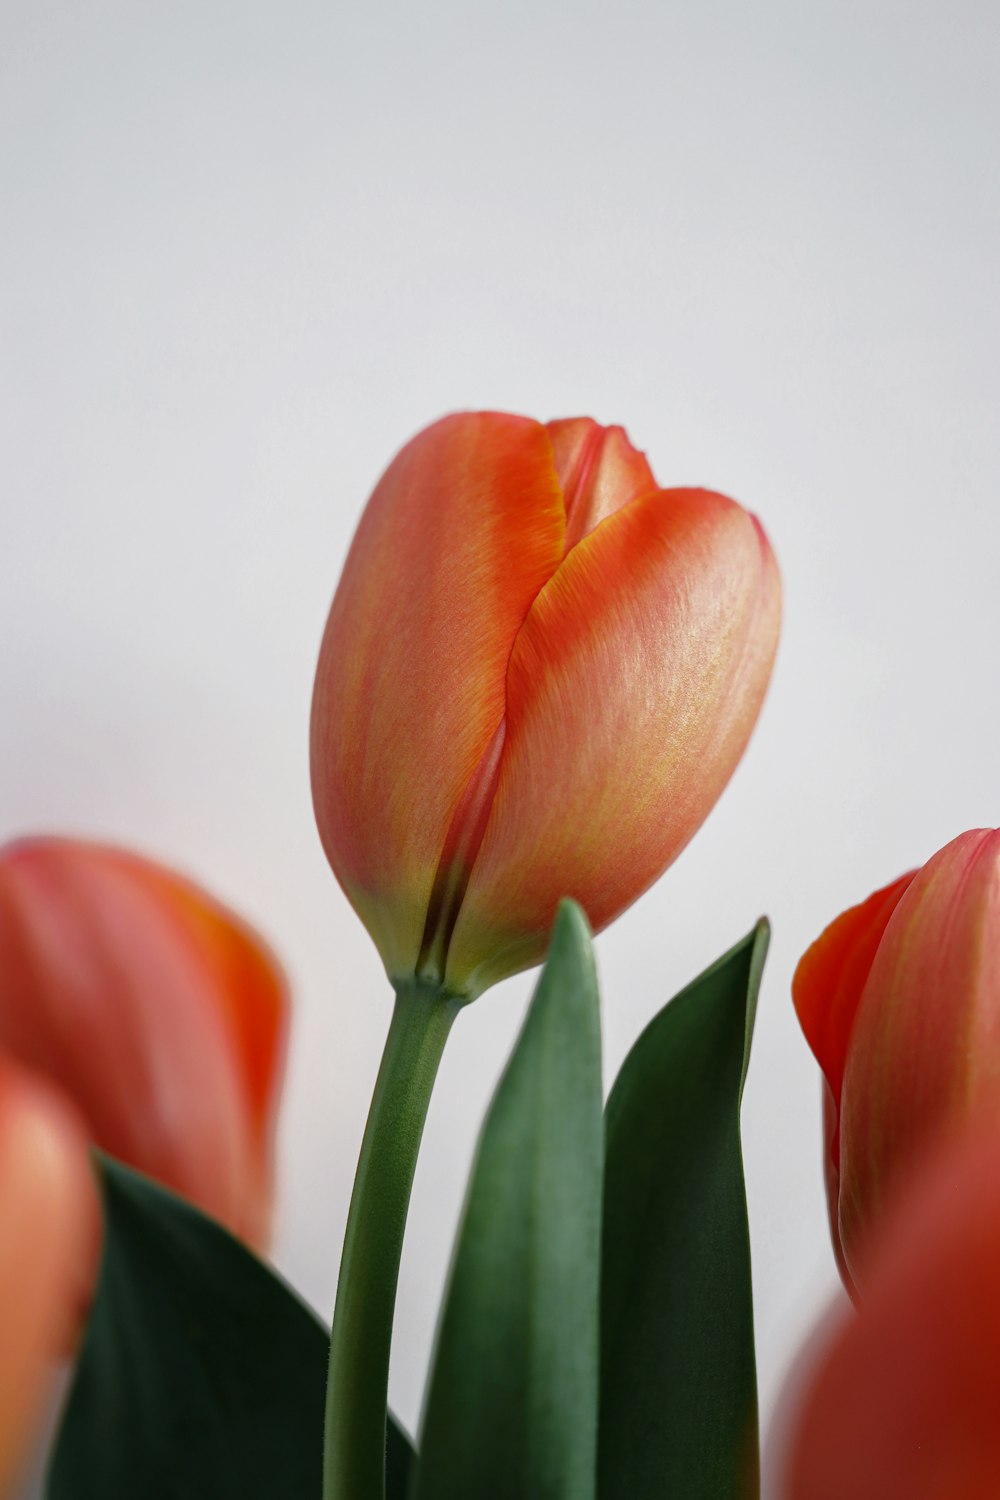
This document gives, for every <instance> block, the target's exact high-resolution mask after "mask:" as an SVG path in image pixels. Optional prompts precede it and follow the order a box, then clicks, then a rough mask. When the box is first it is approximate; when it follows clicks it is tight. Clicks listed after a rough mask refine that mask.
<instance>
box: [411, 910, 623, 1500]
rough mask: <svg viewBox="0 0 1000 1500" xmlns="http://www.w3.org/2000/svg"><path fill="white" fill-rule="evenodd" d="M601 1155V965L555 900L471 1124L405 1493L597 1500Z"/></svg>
mask: <svg viewBox="0 0 1000 1500" xmlns="http://www.w3.org/2000/svg"><path fill="white" fill-rule="evenodd" d="M602 1156H603V1128H602V1117H601V1041H600V1014H599V999H598V991H597V976H596V972H595V968H594V959H593V950H592V946H591V941H590V931H589V928H588V926H587V922H586V918H585V917H584V915H583V913H582V911H581V910H580V908H579V907H578V906H576V905H575V904H573V903H572V902H564V903H563V904H562V906H561V907H560V910H559V915H558V917H557V919H556V924H555V928H554V930H553V935H552V943H551V946H550V949H549V956H548V961H547V962H546V965H545V969H544V972H543V974H542V977H541V979H540V981H539V984H538V987H537V989H536V991H535V995H534V998H533V1000H532V1003H531V1007H530V1009H529V1011H528V1016H527V1020H526V1021H525V1024H524V1029H523V1030H522V1032H521V1036H520V1038H519V1040H518V1042H517V1045H516V1047H515V1049H514V1052H513V1055H512V1057H511V1059H510V1062H509V1063H508V1065H507V1069H506V1071H505V1073H504V1075H503V1078H502V1079H501V1081H500V1084H499V1087H498V1089H497V1092H496V1095H495V1097H494V1099H493V1103H492V1105H491V1107H490V1110H489V1114H488V1115H487V1118H486V1122H485V1125H484V1127H483V1131H482V1134H481V1136H480V1140H479V1146H478V1150H477V1154H476V1160H475V1165H474V1167H473V1172H472V1178H471V1182H470V1186H469V1191H468V1196H467V1199H466V1205H465V1213H464V1217H463V1221H462V1226H461V1229H460V1231H459V1236H458V1242H457V1246H456V1251H455V1257H454V1261H453V1264H452V1271H451V1279H450V1283H449V1288H448V1293H447V1298H446V1301H445V1306H444V1311H443V1314H442V1319H441V1324H440V1328H439V1332H438V1340H437V1350H436V1356H435V1360H434V1365H433V1373H432V1377H431V1382H430V1388H429V1394H428V1402H427V1410H426V1417H425V1421H424V1426H423V1432H422V1436H421V1457H420V1461H419V1463H418V1466H417V1469H416V1474H415V1480H414V1485H413V1488H412V1491H411V1494H412V1496H413V1497H414V1500H528V1497H530V1500H588V1497H589V1500H593V1496H594V1486H595V1459H596V1452H595V1450H596V1421H597V1392H598V1347H597V1338H598V1297H599V1291H600V1266H599V1257H600V1206H601V1176H602Z"/></svg>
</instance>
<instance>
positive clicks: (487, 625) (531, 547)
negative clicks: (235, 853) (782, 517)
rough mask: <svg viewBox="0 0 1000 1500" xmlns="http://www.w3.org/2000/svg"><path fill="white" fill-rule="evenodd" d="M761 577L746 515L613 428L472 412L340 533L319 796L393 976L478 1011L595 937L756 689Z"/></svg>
mask: <svg viewBox="0 0 1000 1500" xmlns="http://www.w3.org/2000/svg"><path fill="white" fill-rule="evenodd" d="M779 594H780V587H779V581H778V573H777V567H776V564H775V561H774V557H773V555H772V552H771V549H770V546H769V545H768V542H767V539H766V538H765V536H764V534H763V532H762V530H761V528H760V526H759V524H758V523H757V521H756V520H755V519H754V518H753V517H752V516H750V515H748V514H747V512H746V511H744V510H742V509H741V508H740V507H739V506H738V505H736V504H735V503H734V502H733V501H731V500H727V499H725V498H724V497H723V496H722V495H717V494H713V493H712V492H710V491H707V490H689V489H675V490H661V489H659V488H658V486H657V484H656V481H655V479H654V478H653V475H652V472H651V471H650V468H649V465H648V464H647V462H646V460H645V458H644V457H643V455H642V454H641V453H639V452H637V451H636V449H634V448H633V447H632V446H631V444H630V443H629V441H628V439H627V437H626V436H625V433H624V432H623V430H622V429H621V428H619V427H609V428H603V427H599V426H598V425H597V424H596V423H594V422H591V421H589V420H587V419H584V418H580V419H577V420H570V421H560V422H552V423H549V424H548V426H543V425H542V424H541V423H539V422H534V421H531V420H530V419H528V418H525V417H514V416H505V415H501V414H499V413H492V412H486V413H467V414H461V415H457V416H451V417H446V418H444V419H443V420H442V421H440V422H437V423H435V424H434V425H433V426H431V427H429V428H426V429H425V430H424V431H423V432H421V433H419V434H418V435H417V437H415V438H414V439H413V440H412V441H411V442H410V443H409V444H408V445H407V446H406V447H405V448H404V449H403V450H402V452H401V453H400V454H398V455H397V457H396V458H395V459H394V460H393V462H392V463H391V464H390V466H389V468H388V469H387V470H386V472H385V474H384V475H383V477H382V479H381V480H380V481H379V483H378V485H377V486H376V489H375V492H374V494H373V495H372V497H371V499H370V501H369V502H368V506H367V508H366V510H365V513H364V515H363V516H362V519H361V523H360V525H359V527H358V531H357V535H356V536H355V539H354V542H353V545H352V547H351V550H350V554H349V556H348V559H347V563H346V565H345V568H344V573H343V576H342V578H341V582H340V586H339V588H338V590H337V593H336V596H335V598H334V601H333V606H332V608H331V611H330V616H329V619H328V621H327V626H326V632H325V634H324V637H323V644H322V647H321V650H320V658H319V666H318V670H317V676H316V688H315V695H314V699H313V713H312V731H311V760H312V785H313V799H314V803H315V807H316V817H317V822H318V825H319V830H320V835H321V837H322V840H323V846H324V848H325V850H326V853H327V857H328V858H329V860H330V863H331V865H332V867H333V870H334V873H335V874H336V876H337V878H338V879H339V881H340V883H341V885H342V886H343V888H344V890H345V892H346V893H347V896H348V897H349V899H350V901H351V902H352V904H353V905H354V907H355V910H356V911H357V912H358V914H359V916H360V917H361V918H362V920H363V921H364V922H365V924H366V926H367V927H368V930H369V932H370V933H371V935H372V937H373V939H374V941H375V943H376V945H377V947H378V949H379V951H380V953H381V955H382V959H383V961H384V963H385V966H386V970H387V972H388V974H389V977H390V979H392V980H393V981H394V982H396V983H397V984H398V983H400V982H405V981H406V980H407V979H410V978H412V976H413V975H414V974H416V975H418V976H422V977H425V978H427V979H430V980H432V981H433V982H435V983H437V984H443V985H444V986H445V987H446V988H447V989H448V990H450V991H451V993H452V994H453V995H456V996H459V997H461V998H472V997H473V996H475V995H477V994H479V993H481V992H482V991H483V990H484V989H485V988H487V986H488V985H490V984H493V983H495V982H496V981H497V980H498V979H501V978H503V977H504V976H505V975H508V974H512V973H515V972H516V971H517V970H519V969H522V968H525V967H527V966H529V965H531V964H533V963H536V962H538V961H539V959H540V958H541V957H542V955H543V953H544V949H545V945H546V942H547V936H548V933H549V931H550V929H551V926H552V922H553V919H554V917H555V912H556V908H557V905H558V902H559V900H560V899H561V898H562V897H564V896H572V897H574V898H575V899H576V900H577V901H578V902H579V903H580V904H581V905H582V906H583V908H584V909H585V911H586V912H587V914H588V916H589V918H590V921H591V924H592V926H593V927H594V929H595V930H599V929H600V928H602V927H604V926H606V925H607V923H608V922H610V921H611V920H612V918H613V917H615V916H617V915H618V913H619V912H621V911H622V910H623V909H624V908H625V907H626V906H628V905H629V904H630V903H631V902H632V901H633V900H635V898H636V897H637V896H639V895H640V894H641V893H642V892H643V891H644V890H645V889H646V888H647V886H649V885H650V884H651V883H652V881H653V880H655V879H656V877H657V876H658V875H659V874H660V873H661V872H662V871H663V870H664V869H665V868H666V866H667V865H669V864H670V863H671V861H672V860H673V859H675V858H676V856H677V855H678V854H679V853H680V851H681V849H683V847H684V845H685V844H686V843H687V842H688V840H689V839H690V838H691V837H692V835H693V834H694V832H695V831H696V829H697V828H698V827H699V826H700V824H701V823H702V822H703V820H704V819H705V817H706V816H707V814H708V812H709V811H710V809H711V808H712V806H713V804H714V803H715V801H716V799H717V798H718V796H719V795H720V793H721V791H722V789H723V787H724V786H725V784H726V782H727V781H728V779H729V777H730V775H731V774H732V772H733V770H734V768H735V766H736V763H737V762H738V760H739V758H740V756H741V754H742V752H743V749H744V747H745V745H746V742H747V740H748V738H749V736H750V732H751V730H752V728H753V725H754V722H755V720H756V718H757V714H758V711H759V709H760V705H761V702H762V699H763V696H764V691H765V688H766V686H767V682H768V678H769V676H770V671H771V665H772V661H773V658H774V652H775V648H776V644H777V636H778V626H779V613H780V603H779Z"/></svg>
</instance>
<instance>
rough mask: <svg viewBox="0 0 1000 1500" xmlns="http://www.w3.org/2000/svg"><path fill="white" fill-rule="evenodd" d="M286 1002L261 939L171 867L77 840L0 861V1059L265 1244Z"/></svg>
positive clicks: (45, 843)
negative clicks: (35, 1077) (3, 1052)
mask: <svg viewBox="0 0 1000 1500" xmlns="http://www.w3.org/2000/svg"><path fill="white" fill-rule="evenodd" d="M286 1012H287V996H286V988H285V982H284V978H283V976H282V974H281V971H280V969H279V968H278V965H277V963H276V961H275V959H274V958H273V957H272V955H271V954H270V953H269V952H268V950H267V949H266V948H265V947H264V945H263V944H262V943H261V941H260V939H259V938H257V937H256V935H255V934H254V933H252V932H251V931H250V929H249V928H248V927H247V926H246V925H245V924H244V923H243V922H241V921H240V920H239V918H237V917H236V916H235V915H234V914H233V913H232V912H230V911H227V910H226V909H225V908H224V907H223V906H221V905H220V904H219V903H218V902H217V901H215V900H214V899H213V898H212V897H210V896H209V895H207V894H206V893H205V892H204V891H201V890H199V889H198V888H197V887H196V886H194V885H192V884H190V883H189V882H188V881H186V880H183V879H182V878H181V877H180V876H178V875H176V874H174V873H173V872H172V871H170V870H167V869H165V868H163V867H162V866H159V865H156V864H153V863H151V862H150V861H148V860H144V859H140V858H138V857H137V856H135V855H133V854H128V853H125V852H124V851H121V850H115V849H109V848H104V847H101V846H99V845H96V844H89V843H83V842H79V841H74V840H70V839H25V840H21V841H18V842H16V843H13V844H10V845H8V846H7V847H6V848H5V849H3V850H0V1047H4V1048H6V1049H7V1051H8V1052H9V1053H11V1054H13V1055H14V1056H16V1057H17V1058H18V1059H20V1060H21V1061H22V1062H24V1063H25V1064H27V1065H28V1066H29V1067H31V1068H32V1069H34V1070H36V1071H37V1072H38V1073H40V1074H43V1075H45V1076H46V1077H48V1078H49V1079H51V1080H52V1082H53V1083H55V1084H57V1085H58V1086H59V1087H60V1088H61V1089H62V1090H63V1091H64V1092H65V1093H66V1094H67V1095H68V1096H69V1098H70V1099H71V1100H72V1101H73V1103H74V1105H75V1106H76V1108H77V1109H78V1111H79V1112H80V1115H81V1116H82V1118H83V1120H84V1122H85V1124H86V1126H87V1129H88V1130H89V1132H90V1135H91V1138H92V1140H94V1141H95V1142H96V1144H97V1145H98V1146H100V1147H101V1148H102V1149H103V1150H105V1151H107V1152H108V1153H109V1154H110V1155H112V1156H116V1157H119V1158H121V1160H123V1161H125V1162H127V1163H128V1164H129V1165H131V1166H133V1167H136V1168H138V1169H139V1170H140V1171H143V1172H145V1173H147V1174H148V1175H149V1176H151V1177H155V1178H157V1179H159V1180H160V1181H161V1182H163V1183H165V1184H166V1185H167V1186H168V1187H170V1188H172V1189H174V1191H175V1192H178V1193H181V1194H182V1195H184V1196H185V1197H187V1198H189V1199H191V1200H192V1201H193V1202H195V1203H196V1204H197V1205H198V1206H199V1207H200V1208H202V1209H203V1210H204V1211H205V1212H206V1213H209V1214H211V1215H213V1216H214V1217H215V1218H217V1219H218V1220H220V1221H221V1222H222V1223H223V1224H225V1225H226V1226H227V1228H229V1229H231V1230H232V1231H233V1232H234V1233H236V1234H238V1235H240V1236H241V1237H242V1238H244V1239H245V1240H247V1241H248V1242H249V1243H251V1244H253V1245H255V1246H261V1245H262V1244H263V1243H264V1242H265V1241H266V1239H267V1236H268V1231H269V1222H270V1208H271V1195H272V1180H273V1160H272V1158H273V1140H272V1137H273V1130H274V1116H275V1109H276V1104H277V1097H278V1091H279V1087H280V1073H281V1066H282V1059H283V1053H284V1037H285V1027H286Z"/></svg>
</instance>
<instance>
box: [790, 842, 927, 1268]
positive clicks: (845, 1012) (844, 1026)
mask: <svg viewBox="0 0 1000 1500" xmlns="http://www.w3.org/2000/svg"><path fill="white" fill-rule="evenodd" d="M915 873H916V872H915V871H913V870H911V871H910V872H909V873H908V874H906V875H903V876H901V877H900V878H899V879H898V880H895V881H893V883H892V884H891V885H887V886H885V887H883V889H882V890H879V891H876V892H875V894H874V895H872V896H869V897H868V899H867V901H863V902H861V904H860V905H858V906H852V907H851V908H850V909H849V910H848V911H845V912H843V913H842V914H841V915H840V916H839V917H837V918H836V920H835V921H833V922H831V923H830V925H829V927H827V928H826V930H825V931H824V932H823V933H822V934H821V936H820V937H818V938H817V940H816V942H815V943H813V944H812V946H811V947H810V948H808V949H807V950H806V952H805V953H804V954H803V956H802V958H801V959H800V961H799V965H798V968H797V969H796V970H795V978H794V979H793V981H792V996H793V999H794V1001H795V1009H796V1012H797V1014H798V1018H799V1023H800V1025H801V1027H802V1030H803V1032H804V1033H805V1038H806V1041H807V1042H808V1043H809V1045H810V1047H811V1048H812V1050H813V1054H814V1056H815V1058H816V1061H817V1062H818V1063H819V1065H820V1067H821V1068H822V1069H823V1073H824V1077H825V1080H826V1082H825V1086H824V1092H823V1135H824V1153H825V1173H826V1190H827V1205H828V1208H829V1213H830V1232H831V1234H832V1236H833V1244H834V1251H835V1253H836V1256H837V1263H838V1266H839V1269H840V1273H841V1276H842V1277H843V1278H844V1281H845V1283H846V1284H847V1285H848V1287H849V1289H850V1291H851V1293H852V1295H854V1293H855V1290H856V1289H855V1288H854V1286H853V1282H852V1280H851V1276H850V1272H849V1270H848V1268H847V1264H846V1262H845V1260H844V1254H843V1247H842V1245H841V1243H840V1229H839V1220H840V1090H841V1085H842V1083H843V1078H844V1067H845V1065H846V1062H847V1048H848V1041H849V1038H850V1035H851V1028H852V1027H853V1025H854V1018H855V1016H856V1015H857V1011H858V1006H859V1005H860V1003H861V995H862V992H863V990H864V987H865V983H866V982H867V979H868V975H869V973H870V971H871V966H872V963H873V962H874V959H875V954H876V952H877V950H878V945H879V943H880V942H881V941H882V935H883V933H884V932H885V929H886V926H887V925H888V922H889V919H890V917H891V916H892V914H893V912H894V911H895V910H896V907H897V906H898V904H899V901H900V898H901V897H902V895H903V893H904V891H905V890H906V889H907V887H908V886H909V884H910V882H911V881H912V879H913V876H914V874H915Z"/></svg>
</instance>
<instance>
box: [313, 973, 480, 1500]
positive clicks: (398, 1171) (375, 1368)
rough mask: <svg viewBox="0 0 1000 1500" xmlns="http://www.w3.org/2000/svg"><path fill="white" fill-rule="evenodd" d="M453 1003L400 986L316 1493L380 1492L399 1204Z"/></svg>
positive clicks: (345, 1273) (363, 1167) (368, 1139)
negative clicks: (320, 1488) (320, 1482)
mask: <svg viewBox="0 0 1000 1500" xmlns="http://www.w3.org/2000/svg"><path fill="white" fill-rule="evenodd" d="M458 1009H459V1004H458V1002H457V1001H456V1000H455V999H454V997H453V996H451V995H449V994H448V993H447V992H446V991H443V990H441V989H438V988H437V987H436V986H431V985H429V984H427V983H422V982H421V981H419V980H414V981H412V982H411V984H409V985H407V986H400V987H399V988H398V989H397V992H396V1005H395V1009H394V1010H393V1013H392V1022H391V1024H390V1026H389V1035H388V1036H387V1037H386V1041H385V1051H384V1052H383V1054H382V1065H381V1067H380V1068H379V1073H378V1079H377V1081H376V1084H375V1093H374V1096H373V1098H372V1106H371V1110H370V1111H369V1114H368V1124H367V1125H366V1126H365V1137H364V1140H363V1141H362V1143H361V1157H360V1159H359V1161H358V1170H357V1175H356V1177H355V1179H354V1192H353V1194H352V1196H351V1207H350V1212H349V1213H348V1216H347V1232H346V1234H345V1236H344V1252H343V1256H342V1258H341V1262H340V1280H339V1282H338V1284H337V1305H336V1309H335V1311H334V1315H333V1336H332V1339H331V1342H330V1371H329V1378H328V1381H327V1388H326V1445H325V1448H324V1457H323V1500H384V1496H385V1433H386V1399H387V1395H388V1387H389V1348H390V1344H391V1341H392V1319H393V1311H394V1308H395V1303H396V1283H397V1280H398V1278H399V1257H400V1254H401V1252H402V1249H403V1232H404V1230H405V1228H406V1212H407V1208H408V1207H409V1202H410V1189H411V1187H412V1186H413V1173H414V1170H415V1168H416V1165H417V1152H418V1151H419V1149H420V1137H421V1136H422V1135H423V1131H424V1120H425V1119H426V1117H427V1106H428V1105H429V1103H430V1098H431V1090H432V1089H433V1087H434V1079H435V1078H436V1076H437V1070H438V1064H439V1063H440V1061H441V1054H442V1053H443V1051H444V1044H445V1042H446V1041H447V1039H448V1033H449V1031H450V1030H451V1024H452V1021H453V1020H454V1019H455V1016H456V1014H457V1012H458Z"/></svg>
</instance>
